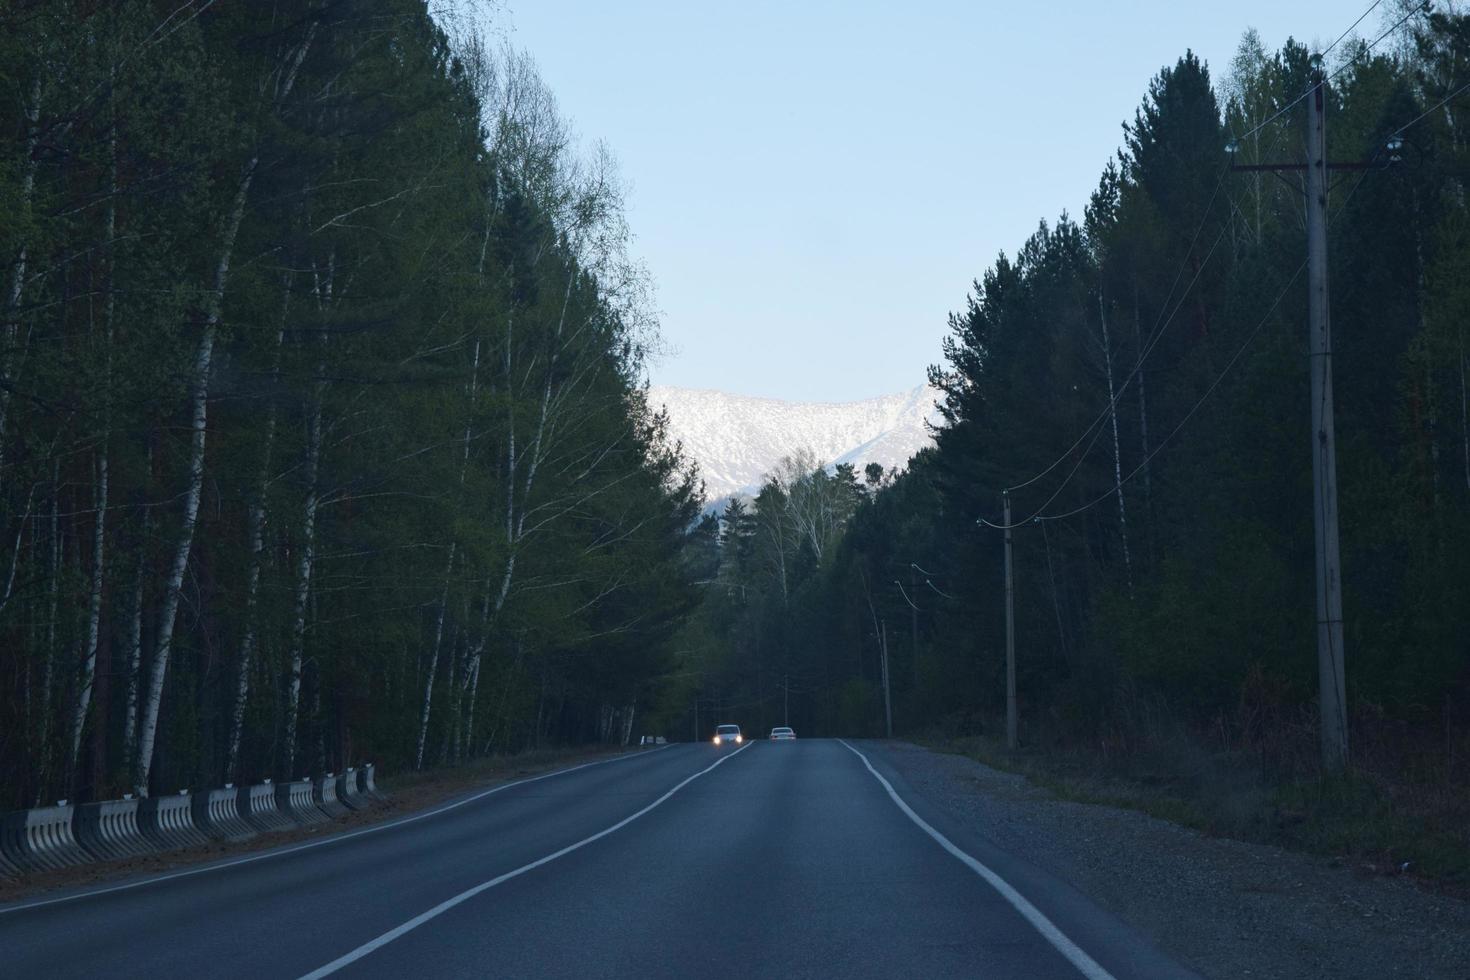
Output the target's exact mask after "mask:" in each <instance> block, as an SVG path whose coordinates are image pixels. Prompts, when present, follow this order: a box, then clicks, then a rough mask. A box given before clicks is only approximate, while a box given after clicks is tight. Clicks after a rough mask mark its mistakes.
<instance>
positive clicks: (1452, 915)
mask: <svg viewBox="0 0 1470 980" xmlns="http://www.w3.org/2000/svg"><path fill="white" fill-rule="evenodd" d="M884 754H885V757H886V759H887V760H888V761H889V763H890V764H892V765H893V766H894V767H895V768H896V769H897V770H898V771H899V772H900V773H901V774H902V776H903V778H904V779H905V780H907V782H908V784H909V785H910V786H911V787H913V788H914V790H916V791H917V792H919V793H922V794H923V795H924V796H925V797H926V798H927V799H929V800H930V801H931V802H932V803H934V804H937V805H939V806H941V807H943V808H945V809H946V810H948V811H949V813H950V814H951V815H952V816H953V817H955V818H956V819H958V820H961V821H963V822H964V823H965V824H966V825H967V826H969V827H971V828H974V829H975V831H976V832H977V833H979V834H980V835H982V836H984V837H986V838H987V839H989V840H990V841H992V842H993V843H994V844H995V845H996V846H997V847H1000V848H1002V849H1004V850H1006V851H1008V852H1009V853H1011V854H1015V855H1017V856H1020V857H1023V858H1025V859H1026V860H1027V861H1029V862H1031V863H1032V864H1034V865H1036V866H1037V867H1039V868H1042V869H1044V870H1045V871H1047V872H1049V873H1051V874H1054V875H1056V876H1058V877H1060V878H1064V879H1066V880H1067V881H1069V882H1071V883H1072V884H1073V885H1074V886H1076V887H1077V888H1078V889H1079V890H1081V891H1082V892H1084V893H1086V894H1087V895H1088V896H1089V897H1090V898H1091V899H1092V900H1093V901H1094V902H1096V903H1097V904H1098V905H1099V906H1101V907H1103V908H1104V909H1106V910H1107V911H1109V912H1111V913H1113V914H1114V915H1116V916H1118V917H1119V918H1120V919H1122V920H1124V921H1125V922H1127V923H1129V924H1130V925H1132V926H1133V927H1134V928H1136V929H1138V930H1139V931H1140V932H1142V933H1144V934H1145V935H1147V936H1148V937H1149V938H1151V939H1152V940H1153V941H1154V943H1155V944H1157V946H1158V947H1159V949H1161V950H1163V951H1164V952H1166V953H1168V954H1169V955H1171V956H1173V957H1175V958H1176V959H1177V960H1179V961H1180V962H1181V963H1183V964H1185V965H1187V966H1189V967H1191V968H1193V969H1194V970H1197V971H1198V972H1200V973H1202V974H1204V975H1205V976H1209V977H1221V978H1225V977H1268V978H1274V977H1280V978H1292V980H1297V978H1317V977H1321V978H1329V977H1330V978H1356V977H1362V978H1380V977H1406V978H1408V977H1413V978H1424V980H1431V978H1433V980H1437V978H1445V980H1465V978H1466V977H1470V902H1464V901H1461V900H1458V899H1455V898H1450V897H1446V896H1442V895H1436V894H1433V893H1431V892H1429V891H1427V890H1425V889H1423V888H1421V887H1419V886H1418V885H1416V884H1414V883H1413V881H1412V880H1410V879H1407V878H1387V877H1382V876H1368V875H1364V874H1360V873H1358V872H1355V871H1353V870H1351V869H1349V868H1345V867H1340V866H1335V865H1334V862H1333V861H1331V860H1328V859H1323V858H1318V857H1314V856H1311V855H1305V854H1298V853H1294V852H1291V851H1285V850H1282V849H1280V848H1276V847H1271V846H1268V845H1262V844H1250V843H1244V842H1241V841H1234V840H1226V839H1221V838H1214V837H1208V836H1205V835H1204V834H1201V833H1199V832H1197V831H1194V830H1190V829H1188V828H1184V827H1180V826H1178V825H1176V824H1172V823H1168V822H1166V821H1163V820H1158V819H1156V818H1154V817H1150V816H1148V815H1146V814H1143V813H1139V812H1137V811H1133V810H1123V809H1118V808H1116V807H1110V806H1101V805H1096V804H1089V803H1076V802H1072V801H1068V800H1062V799H1058V798H1057V797H1055V796H1054V795H1053V794H1051V793H1050V792H1048V791H1047V790H1045V789H1043V788H1041V787H1038V786H1036V785H1035V784H1033V783H1031V782H1030V781H1028V780H1027V779H1026V778H1025V777H1024V776H1019V775H1015V774H1013V773H1007V772H1001V771H1000V770H997V769H992V768H990V767H988V766H986V765H983V764H982V763H980V762H977V761H975V760H973V759H970V758H968V757H966V756H961V755H951V754H945V753H941V752H934V751H931V750H929V749H925V748H921V747H919V746H916V745H912V744H909V743H905V742H889V743H885V745H884Z"/></svg>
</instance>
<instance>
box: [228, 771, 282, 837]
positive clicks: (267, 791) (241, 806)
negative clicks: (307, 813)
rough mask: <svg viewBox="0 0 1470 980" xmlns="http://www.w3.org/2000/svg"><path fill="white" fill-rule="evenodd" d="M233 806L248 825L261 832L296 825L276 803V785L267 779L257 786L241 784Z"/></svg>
mask: <svg viewBox="0 0 1470 980" xmlns="http://www.w3.org/2000/svg"><path fill="white" fill-rule="evenodd" d="M235 806H236V808H237V809H238V810H239V811H240V816H241V817H244V818H245V821H246V822H247V823H249V824H250V826H252V827H254V828H255V829H256V830H259V831H262V832H267V833H268V832H270V831H272V830H290V829H291V828H292V827H295V826H296V824H295V822H294V821H292V819H291V818H290V817H288V816H286V815H285V814H284V813H282V812H281V809H280V807H279V806H277V805H276V786H275V784H274V783H272V782H271V781H270V780H269V779H267V780H266V781H265V782H263V783H261V784H260V785H258V786H241V787H240V790H239V795H238V796H237V797H236V798H235Z"/></svg>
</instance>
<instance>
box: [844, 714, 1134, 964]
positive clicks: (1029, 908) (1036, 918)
mask: <svg viewBox="0 0 1470 980" xmlns="http://www.w3.org/2000/svg"><path fill="white" fill-rule="evenodd" d="M837 741H839V742H841V743H842V744H843V745H844V746H846V747H847V749H848V751H849V752H851V753H853V754H854V755H856V756H857V757H858V758H859V759H862V760H863V765H865V766H867V767H868V772H870V773H872V774H873V778H874V779H876V780H878V782H880V783H882V784H883V788H884V789H886V790H887V791H888V796H889V798H890V799H891V800H893V802H894V803H896V804H898V808H899V809H900V810H902V811H903V812H904V815H905V816H907V817H908V818H909V819H910V820H912V821H913V822H914V823H915V824H917V825H918V827H919V829H920V830H922V831H923V832H924V833H926V834H928V835H929V836H930V837H932V838H934V840H935V841H936V842H937V843H938V844H939V846H940V847H942V848H944V849H945V850H946V851H948V852H949V853H950V854H951V855H953V856H954V857H956V858H958V859H959V860H960V861H961V862H963V863H964V864H965V865H966V866H968V867H969V869H970V870H971V871H973V872H975V873H976V874H977V875H979V876H980V877H982V878H984V879H985V881H986V883H987V884H989V885H990V887H991V888H994V889H995V890H996V891H997V892H999V893H1000V896H1001V898H1004V899H1005V900H1006V901H1007V902H1009V903H1010V904H1011V908H1013V909H1015V910H1016V911H1017V912H1019V913H1021V916H1022V917H1023V918H1024V919H1025V920H1026V921H1027V922H1029V923H1031V925H1032V927H1033V928H1034V929H1035V930H1036V931H1037V932H1039V933H1041V935H1042V936H1043V937H1044V938H1045V939H1046V941H1047V942H1049V943H1051V944H1052V946H1053V947H1054V948H1055V949H1056V951H1057V952H1058V953H1061V954H1062V956H1064V957H1066V959H1067V962H1069V963H1071V964H1072V965H1073V966H1075V967H1076V968H1077V970H1078V972H1080V973H1081V974H1082V975H1083V976H1084V977H1086V978H1087V980H1116V978H1115V977H1114V976H1113V975H1112V974H1111V973H1109V972H1108V971H1107V970H1105V969H1103V967H1102V965H1101V964H1100V963H1098V962H1097V960H1094V959H1093V958H1092V957H1091V956H1088V955H1087V954H1086V953H1084V952H1083V951H1082V948H1081V947H1080V946H1078V945H1077V944H1076V943H1074V942H1072V940H1070V939H1068V938H1067V935H1066V933H1064V932H1062V930H1060V929H1058V928H1057V926H1056V923H1054V922H1052V921H1051V920H1050V919H1048V918H1047V917H1046V915H1045V914H1043V913H1042V911H1041V910H1040V909H1038V908H1037V907H1036V906H1034V905H1032V904H1031V903H1030V902H1028V901H1027V900H1026V897H1025V896H1024V895H1022V894H1021V893H1020V892H1018V891H1016V890H1015V889H1014V888H1012V887H1011V885H1010V883H1009V882H1008V881H1006V880H1005V879H1004V878H1002V877H1001V876H1000V875H998V874H996V873H995V872H994V871H991V870H990V869H989V868H988V867H986V866H985V865H983V864H981V863H980V862H979V861H977V860H975V859H974V858H973V857H971V856H970V855H969V854H966V853H965V852H964V851H962V850H960V849H959V848H958V847H956V846H955V845H954V842H953V841H951V840H950V839H949V838H948V837H946V836H944V835H943V834H941V833H940V832H939V831H937V830H935V829H934V828H933V827H931V826H929V823H928V821H926V820H925V819H924V818H923V817H921V816H919V815H918V814H917V813H915V812H914V811H913V808H912V807H910V806H909V805H908V804H907V803H905V802H904V801H903V797H901V796H899V795H898V793H897V792H895V791H894V789H893V784H892V783H890V782H889V781H888V780H886V779H884V778H883V776H882V774H881V773H879V772H878V770H876V769H874V768H873V764H872V763H871V762H869V761H868V757H867V756H865V755H863V754H862V753H861V752H859V751H858V750H857V749H855V748H853V747H852V746H851V745H848V744H847V741H846V740H845V739H840V738H839V739H838V740H837Z"/></svg>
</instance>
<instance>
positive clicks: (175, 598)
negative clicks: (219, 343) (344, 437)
mask: <svg viewBox="0 0 1470 980" xmlns="http://www.w3.org/2000/svg"><path fill="white" fill-rule="evenodd" d="M258 160H259V158H258V157H252V158H251V160H250V162H249V164H247V165H246V167H245V173H244V175H243V176H242V178H241V180H240V184H239V186H238V187H237V188H236V190H235V199H234V202H233V204H232V206H231V210H230V215H229V219H228V220H227V221H226V223H225V234H224V239H223V241H222V242H221V245H220V255H219V261H218V263H217V264H216V265H215V271H214V282H213V283H212V284H211V288H210V297H209V309H208V310H207V311H206V314H205V320H204V332H203V335H202V336H201V337H200V338H199V347H198V349H197V350H196V351H195V353H194V369H193V371H192V372H191V375H190V379H189V380H190V388H191V398H192V401H193V418H192V421H191V424H190V431H191V434H192V436H191V442H190V452H189V486H188V489H187V490H186V491H185V495H184V522H183V526H182V527H181V528H180V529H179V537H178V540H177V541H176V542H175V544H174V554H173V561H172V563H171V564H170V567H169V574H168V580H167V582H166V584H165V586H164V592H163V610H162V612H161V613H160V615H159V620H158V639H157V642H156V643H155V644H154V649H153V663H152V669H151V670H150V671H149V676H148V694H147V697H146V698H145V699H144V701H143V717H142V720H141V723H140V725H139V729H138V761H137V767H136V770H135V772H136V777H135V779H134V785H133V790H134V792H135V793H137V794H138V796H140V797H144V796H147V795H148V775H149V773H150V772H151V771H152V769H153V747H154V742H155V740H156V739H157V736H158V711H159V708H160V707H161V706H162V704H163V681H164V676H165V675H166V673H167V671H168V659H169V655H170V654H171V653H172V652H173V640H174V620H175V618H176V617H177V616H178V611H179V597H180V594H181V592H182V590H183V585H184V571H185V569H187V568H188V565H189V552H190V551H192V550H193V547H194V527H195V524H196V522H197V521H198V518H199V497H200V494H201V493H202V492H203V490H204V443H205V435H206V422H207V419H208V410H209V371H210V366H211V364H212V363H213V357H214V341H215V337H216V335H217V334H218V332H219V319H220V313H221V308H222V307H223V305H224V295H225V283H226V281H227V280H228V279H229V274H230V259H231V257H232V256H233V254H234V250H235V236H236V234H237V233H238V232H239V230H240V221H241V219H243V218H244V216H245V202H246V200H247V199H248V197H249V195H250V184H251V182H252V181H253V180H254V178H255V166H256V163H257V162H258Z"/></svg>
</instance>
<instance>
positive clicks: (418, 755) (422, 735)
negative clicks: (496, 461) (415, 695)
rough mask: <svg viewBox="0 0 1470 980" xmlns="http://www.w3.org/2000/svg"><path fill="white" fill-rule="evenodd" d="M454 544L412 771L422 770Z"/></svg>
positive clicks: (425, 686)
mask: <svg viewBox="0 0 1470 980" xmlns="http://www.w3.org/2000/svg"><path fill="white" fill-rule="evenodd" d="M455 547H456V542H450V544H449V562H448V564H447V565H446V566H445V569H444V595H443V596H442V597H441V598H440V600H439V622H438V624H437V625H436V626H435V627H434V648H433V652H432V653H431V654H430V655H429V676H428V679H427V680H425V681H424V708H423V711H422V712H421V713H420V715H419V741H418V748H417V749H416V750H415V751H414V763H413V767H414V769H416V770H417V769H422V768H424V742H425V741H426V740H427V739H428V737H429V710H430V708H431V707H432V706H433V703H434V675H435V674H436V673H438V671H439V645H440V643H441V642H442V641H443V639H444V610H445V608H446V607H447V606H448V605H449V580H450V578H451V577H452V575H453V573H454V551H455Z"/></svg>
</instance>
